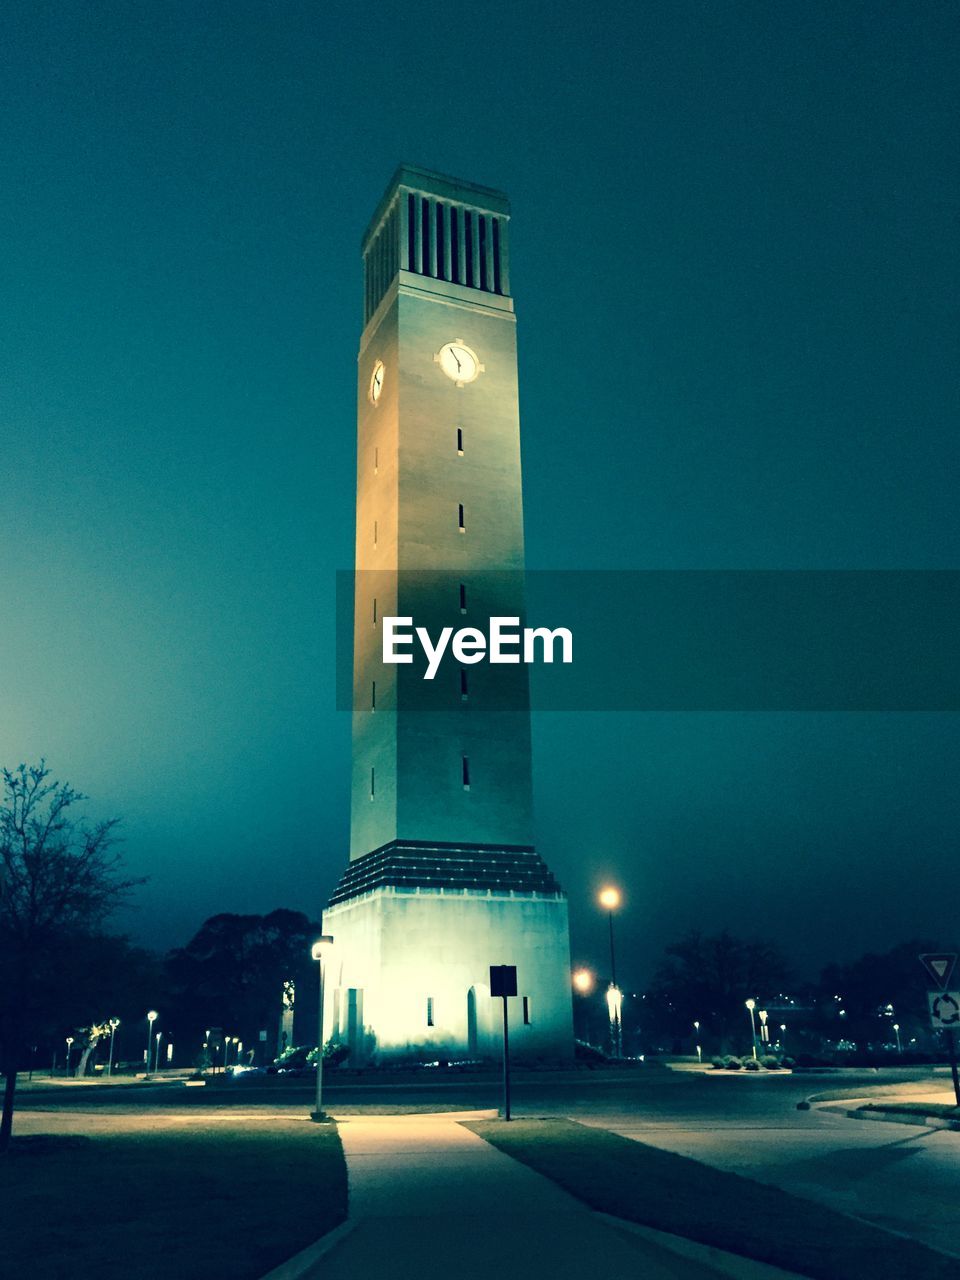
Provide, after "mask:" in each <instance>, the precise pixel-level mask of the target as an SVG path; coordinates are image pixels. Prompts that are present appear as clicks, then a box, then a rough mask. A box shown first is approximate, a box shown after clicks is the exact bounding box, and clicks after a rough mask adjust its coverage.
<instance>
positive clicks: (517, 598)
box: [324, 166, 572, 1058]
mask: <svg viewBox="0 0 960 1280" xmlns="http://www.w3.org/2000/svg"><path fill="white" fill-rule="evenodd" d="M509 221H510V210H509V204H508V202H507V199H506V197H505V196H504V195H503V194H502V193H501V192H498V191H493V190H490V189H488V188H486V187H480V186H476V185H474V184H472V183H467V182H462V181H459V180H455V179H452V178H448V177H444V176H442V175H439V174H435V173H430V172H427V171H425V170H422V169H416V168H412V167H409V166H402V167H401V168H400V169H398V170H397V172H396V174H395V175H394V177H393V179H392V181H391V183H390V185H389V186H388V188H387V191H386V193H385V195H384V197H383V199H382V200H381V201H380V204H379V205H378V207H377V209H376V211H375V213H374V215H373V218H372V220H371V222H370V225H369V227H368V229H367V232H366V235H365V236H364V238H363V243H362V255H363V282H364V283H363V318H364V325H363V331H362V334H361V338H360V352H359V357H358V375H357V405H358V433H357V527H356V578H355V609H354V684H353V772H352V799H351V804H352V808H351V842H350V860H349V863H348V865H347V868H346V870H345V872H344V874H343V876H342V878H341V880H340V883H339V884H338V886H337V888H336V890H335V892H334V894H333V896H332V898H331V901H330V904H329V906H328V908H327V910H326V912H325V913H324V928H325V929H326V931H327V932H329V933H331V934H333V935H334V938H335V943H334V952H333V957H332V961H331V966H330V976H331V983H330V985H331V987H332V988H333V991H334V995H333V1000H332V1001H329V1002H328V1008H329V1009H330V1020H331V1022H330V1032H331V1034H332V1035H333V1036H334V1038H341V1039H347V1040H348V1041H349V1042H350V1043H351V1048H352V1051H353V1053H354V1055H355V1056H356V1057H359V1058H364V1057H369V1056H377V1057H383V1056H385V1055H391V1054H392V1055H397V1054H409V1055H410V1056H417V1055H418V1054H419V1055H421V1056H422V1054H423V1053H428V1054H429V1055H430V1056H431V1057H436V1056H437V1055H438V1054H439V1053H441V1052H445V1053H447V1054H448V1056H449V1054H455V1055H464V1056H465V1055H470V1056H483V1055H484V1054H486V1053H489V1052H490V1051H491V1050H492V1044H491V1042H490V1032H489V1026H488V1024H489V1021H490V1018H491V1015H492V1008H491V1005H492V1002H491V1000H490V997H489V992H488V988H487V985H486V984H487V982H488V978H489V966H490V965H491V964H516V965H517V967H518V979H519V984H520V992H521V999H522V1005H521V1004H518V1007H517V1013H516V1014H515V1015H514V1019H515V1021H516V1020H517V1015H518V1014H521V1015H522V1017H523V1019H524V1020H523V1021H522V1023H521V1024H520V1028H519V1030H518V1035H517V1040H516V1048H517V1050H518V1052H520V1053H521V1054H523V1053H524V1052H526V1054H527V1056H539V1057H545V1056H550V1057H562V1056H567V1055H569V1054H570V1053H571V1052H572V1025H571V1012H570V989H569V938H568V925H567V907H566V899H565V896H564V894H563V893H562V891H561V889H560V887H559V885H558V884H557V882H556V881H555V880H554V878H553V876H552V875H551V873H550V872H549V870H548V868H547V867H546V865H545V864H544V862H543V861H542V859H541V858H540V857H539V856H538V854H537V853H536V851H535V848H534V843H533V839H534V837H533V804H532V786H531V760H530V710H529V693H528V686H527V669H526V667H525V666H523V665H522V664H518V665H504V666H491V665H489V664H486V663H484V664H480V665H473V664H470V665H467V664H461V665H459V666H458V665H457V664H456V663H454V662H448V661H445V662H444V664H443V665H442V666H441V668H440V670H439V671H438V673H437V676H436V679H435V680H434V681H432V682H427V681H425V680H424V679H423V664H421V663H417V662H416V661H415V662H413V663H411V664H409V665H391V664H385V663H384V662H383V660H382V641H383V631H382V621H383V618H384V617H407V618H412V619H413V624H414V625H423V626H427V627H428V628H429V630H430V632H431V634H436V633H437V631H438V630H439V628H440V627H441V626H443V625H450V626H454V627H455V628H459V627H462V626H478V627H484V626H485V624H486V622H487V619H488V618H489V617H490V616H492V615H502V616H507V617H521V618H522V617H523V612H524V604H523V567H524V551H523V497H522V487H521V468H520V424H519V411H518V385H517V353H516V318H515V314H514V306H513V299H512V296H511V292H510V267H509Z"/></svg>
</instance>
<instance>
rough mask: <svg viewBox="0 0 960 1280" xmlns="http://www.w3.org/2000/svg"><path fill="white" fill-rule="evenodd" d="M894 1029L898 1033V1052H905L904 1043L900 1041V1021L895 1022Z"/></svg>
mask: <svg viewBox="0 0 960 1280" xmlns="http://www.w3.org/2000/svg"><path fill="white" fill-rule="evenodd" d="M893 1029H894V1031H895V1032H896V1033H897V1053H903V1045H902V1044H901V1043H900V1023H899V1022H895V1023H894V1024H893Z"/></svg>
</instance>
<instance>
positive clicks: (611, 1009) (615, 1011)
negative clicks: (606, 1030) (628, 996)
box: [607, 982, 623, 1058]
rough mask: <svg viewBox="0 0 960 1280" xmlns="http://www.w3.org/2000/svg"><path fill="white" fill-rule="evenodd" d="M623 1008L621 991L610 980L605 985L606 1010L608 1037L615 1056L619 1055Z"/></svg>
mask: <svg viewBox="0 0 960 1280" xmlns="http://www.w3.org/2000/svg"><path fill="white" fill-rule="evenodd" d="M622 1010H623V992H622V991H621V990H620V988H619V987H615V986H614V984H613V983H612V982H611V983H610V985H609V987H607V1012H608V1013H609V1014H610V1039H611V1040H612V1041H613V1044H614V1051H615V1053H616V1056H617V1057H618V1058H619V1057H620V1014H621V1012H622Z"/></svg>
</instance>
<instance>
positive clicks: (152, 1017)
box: [144, 1009, 160, 1079]
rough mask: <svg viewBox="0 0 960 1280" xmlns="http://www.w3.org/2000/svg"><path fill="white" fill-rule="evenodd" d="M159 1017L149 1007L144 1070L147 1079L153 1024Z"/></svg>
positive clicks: (154, 1010) (148, 1075)
mask: <svg viewBox="0 0 960 1280" xmlns="http://www.w3.org/2000/svg"><path fill="white" fill-rule="evenodd" d="M159 1017H160V1015H159V1013H157V1011H156V1009H151V1010H150V1012H149V1013H148V1014H147V1059H146V1061H147V1069H146V1071H145V1072H144V1075H145V1077H146V1078H147V1079H149V1078H150V1050H151V1049H152V1048H153V1024H154V1023H155V1022H156V1020H157V1019H158V1018H159Z"/></svg>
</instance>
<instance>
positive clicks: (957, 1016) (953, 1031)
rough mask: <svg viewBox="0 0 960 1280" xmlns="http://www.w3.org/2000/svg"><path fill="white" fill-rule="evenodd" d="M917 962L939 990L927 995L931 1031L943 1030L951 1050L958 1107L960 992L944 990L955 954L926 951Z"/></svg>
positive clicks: (954, 1089)
mask: <svg viewBox="0 0 960 1280" xmlns="http://www.w3.org/2000/svg"><path fill="white" fill-rule="evenodd" d="M920 963H921V964H922V965H923V967H924V968H925V969H926V971H927V973H929V975H930V977H931V978H932V979H933V980H934V982H935V983H936V984H937V986H938V987H939V988H940V990H939V991H928V992H927V1003H928V1004H929V1006H930V1025H931V1027H933V1029H934V1031H942V1032H943V1033H944V1035H945V1036H946V1040H947V1044H948V1045H949V1048H950V1074H951V1075H952V1076H953V1093H954V1096H955V1098H956V1100H957V1106H958V1107H960V1074H958V1072H957V1030H958V1028H960V991H947V990H946V987H947V984H948V983H949V981H950V979H951V978H952V977H953V970H954V967H955V966H956V963H957V955H956V952H954V951H940V952H929V953H927V954H926V955H922V956H921V957H920Z"/></svg>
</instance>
